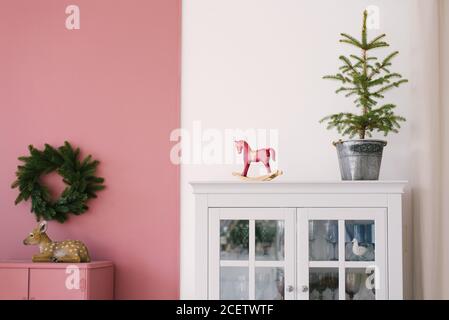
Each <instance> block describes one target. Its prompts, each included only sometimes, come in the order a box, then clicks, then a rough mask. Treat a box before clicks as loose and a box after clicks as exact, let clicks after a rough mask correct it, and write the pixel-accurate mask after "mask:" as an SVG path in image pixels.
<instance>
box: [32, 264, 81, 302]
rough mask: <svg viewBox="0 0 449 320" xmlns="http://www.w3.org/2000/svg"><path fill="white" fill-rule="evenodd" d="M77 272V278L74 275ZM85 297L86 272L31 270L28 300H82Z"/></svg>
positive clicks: (63, 269)
mask: <svg viewBox="0 0 449 320" xmlns="http://www.w3.org/2000/svg"><path fill="white" fill-rule="evenodd" d="M76 272H79V277H78V276H77V275H76ZM86 297H87V290H86V270H84V269H78V270H76V271H75V270H72V272H69V273H66V269H65V268H62V269H31V270H30V294H29V299H30V300H83V299H86Z"/></svg>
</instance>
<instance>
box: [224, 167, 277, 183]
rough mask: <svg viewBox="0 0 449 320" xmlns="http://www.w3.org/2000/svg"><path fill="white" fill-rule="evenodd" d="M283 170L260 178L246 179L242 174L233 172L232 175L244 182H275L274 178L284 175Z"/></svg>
mask: <svg viewBox="0 0 449 320" xmlns="http://www.w3.org/2000/svg"><path fill="white" fill-rule="evenodd" d="M282 173H283V172H282V170H276V171H274V172H272V173H269V174H266V175H263V176H258V177H245V176H244V175H242V174H241V173H240V172H233V173H232V175H233V176H236V177H239V178H240V179H242V180H244V181H270V180H273V179H274V178H276V177H278V176H280V175H282Z"/></svg>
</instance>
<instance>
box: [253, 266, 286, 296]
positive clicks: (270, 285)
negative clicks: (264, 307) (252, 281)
mask: <svg viewBox="0 0 449 320" xmlns="http://www.w3.org/2000/svg"><path fill="white" fill-rule="evenodd" d="M256 300H284V268H269V267H260V268H256Z"/></svg>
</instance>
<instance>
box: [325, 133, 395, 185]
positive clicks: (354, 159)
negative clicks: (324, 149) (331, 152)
mask: <svg viewBox="0 0 449 320" xmlns="http://www.w3.org/2000/svg"><path fill="white" fill-rule="evenodd" d="M334 145H335V147H336V148H337V153H338V162H339V164H340V173H341V179H342V180H378V179H379V172H380V164H381V162H382V152H383V149H384V147H385V146H386V145H387V142H386V141H382V140H348V141H341V140H340V141H337V142H334Z"/></svg>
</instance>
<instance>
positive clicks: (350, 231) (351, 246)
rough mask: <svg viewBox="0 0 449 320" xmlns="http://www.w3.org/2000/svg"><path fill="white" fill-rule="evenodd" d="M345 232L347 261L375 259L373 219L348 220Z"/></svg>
mask: <svg viewBox="0 0 449 320" xmlns="http://www.w3.org/2000/svg"><path fill="white" fill-rule="evenodd" d="M345 233H346V234H345V248H346V250H345V251H346V253H345V256H346V261H374V243H375V239H374V235H375V228H374V221H373V220H347V221H346V222H345Z"/></svg>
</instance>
